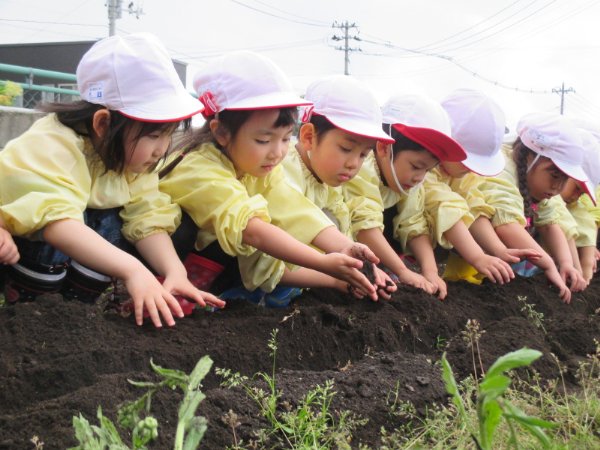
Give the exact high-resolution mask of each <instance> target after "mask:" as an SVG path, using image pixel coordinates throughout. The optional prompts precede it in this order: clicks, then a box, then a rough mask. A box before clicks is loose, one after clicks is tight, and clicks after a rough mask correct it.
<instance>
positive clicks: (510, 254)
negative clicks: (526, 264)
mask: <svg viewBox="0 0 600 450" xmlns="http://www.w3.org/2000/svg"><path fill="white" fill-rule="evenodd" d="M496 256H497V257H498V258H500V259H501V260H502V261H504V262H507V263H509V264H514V263H518V262H519V261H521V260H522V259H529V260H530V261H537V260H538V259H540V258H541V257H542V254H541V253H540V252H538V251H535V250H533V249H531V248H507V249H505V250H503V251H502V253H500V254H497V255H496Z"/></svg>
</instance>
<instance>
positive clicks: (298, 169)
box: [282, 144, 350, 236]
mask: <svg viewBox="0 0 600 450" xmlns="http://www.w3.org/2000/svg"><path fill="white" fill-rule="evenodd" d="M282 167H283V170H284V172H285V178H286V180H287V181H288V183H289V184H290V185H291V186H292V187H294V188H296V189H297V190H298V191H299V192H301V193H302V194H304V195H305V196H306V197H307V198H308V199H309V200H310V201H312V202H313V203H314V204H315V205H316V206H317V207H318V208H321V209H322V210H323V211H325V213H326V214H327V213H330V214H331V215H332V216H333V218H335V220H336V221H337V224H336V225H337V226H338V228H339V230H340V231H341V232H342V233H343V234H345V235H348V236H349V235H350V211H349V210H348V205H346V202H345V201H344V196H343V193H342V188H341V187H333V186H329V185H327V184H325V183H323V182H321V181H319V180H317V178H316V177H315V176H314V175H313V174H312V172H311V171H310V170H309V169H308V167H306V164H304V161H302V157H301V156H300V153H298V151H297V150H296V148H295V146H294V144H290V149H289V151H288V154H287V156H286V157H285V159H284V160H283V162H282Z"/></svg>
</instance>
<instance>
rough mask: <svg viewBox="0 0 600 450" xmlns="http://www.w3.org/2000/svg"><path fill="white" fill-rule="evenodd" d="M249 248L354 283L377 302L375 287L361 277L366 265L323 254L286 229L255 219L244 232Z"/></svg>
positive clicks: (342, 257)
mask: <svg viewBox="0 0 600 450" xmlns="http://www.w3.org/2000/svg"><path fill="white" fill-rule="evenodd" d="M242 236H243V238H242V240H243V243H244V244H246V245H250V246H252V247H254V248H257V249H259V250H261V251H263V252H265V253H268V254H269V255H271V256H273V257H274V258H277V259H281V260H283V261H287V262H290V263H292V264H296V265H298V266H303V267H307V268H310V269H314V270H318V271H320V272H324V273H326V274H329V275H331V276H333V277H335V278H338V279H340V280H343V281H346V282H348V283H350V284H351V285H352V286H353V287H354V288H356V289H359V290H362V291H364V292H366V293H367V295H369V296H370V297H371V298H372V299H376V298H377V293H376V291H375V287H374V286H373V285H372V284H371V283H370V282H369V280H367V278H366V277H365V276H364V275H363V274H362V273H360V271H359V270H358V269H360V268H361V267H362V261H359V260H358V259H355V258H352V257H350V256H347V255H343V254H340V253H329V254H326V255H324V254H322V253H319V252H318V251H317V250H315V249H313V248H312V247H309V246H308V245H305V244H303V243H301V242H300V241H298V240H296V239H294V238H293V237H292V236H290V235H289V234H288V233H286V232H285V231H283V230H282V229H280V228H278V227H276V226H274V225H272V224H270V223H267V222H265V221H263V220H261V219H260V218H258V217H253V218H251V219H250V220H249V221H248V224H247V225H246V228H245V229H244V231H243V232H242Z"/></svg>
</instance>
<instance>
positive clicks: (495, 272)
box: [472, 254, 515, 284]
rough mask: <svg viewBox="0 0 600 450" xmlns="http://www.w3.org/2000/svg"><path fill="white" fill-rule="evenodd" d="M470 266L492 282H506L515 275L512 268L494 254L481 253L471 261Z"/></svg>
mask: <svg viewBox="0 0 600 450" xmlns="http://www.w3.org/2000/svg"><path fill="white" fill-rule="evenodd" d="M472 266H473V267H475V269H477V271H478V272H479V273H481V274H483V275H484V276H486V277H487V278H488V279H489V280H490V281H492V282H493V283H500V284H504V283H508V282H509V281H510V280H512V279H513V278H514V277H515V274H514V272H513V270H512V268H511V267H510V266H509V265H508V264H507V263H505V262H504V261H502V260H501V259H500V258H496V257H495V256H490V255H486V254H483V255H482V256H481V257H479V258H477V259H476V260H475V261H473V263H472Z"/></svg>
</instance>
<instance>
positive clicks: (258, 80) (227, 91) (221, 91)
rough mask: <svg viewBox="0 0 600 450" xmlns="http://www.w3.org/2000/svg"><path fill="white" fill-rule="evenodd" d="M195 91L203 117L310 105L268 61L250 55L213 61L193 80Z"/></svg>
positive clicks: (265, 58) (227, 56)
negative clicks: (201, 106)
mask: <svg viewBox="0 0 600 450" xmlns="http://www.w3.org/2000/svg"><path fill="white" fill-rule="evenodd" d="M194 90H195V91H196V93H197V94H198V98H199V99H200V101H201V102H202V104H203V105H204V108H205V110H204V115H205V116H206V117H209V116H212V115H214V114H216V113H219V112H221V111H223V110H225V109H227V110H255V109H272V108H288V107H294V106H301V105H309V104H310V102H309V101H306V100H304V99H303V98H301V97H300V96H299V95H298V94H296V93H295V92H294V89H293V87H292V84H291V83H290V81H289V80H288V78H287V77H286V76H285V74H284V73H283V72H282V71H281V69H280V68H279V67H278V66H277V65H276V64H275V63H274V62H273V61H271V60H270V59H269V58H267V57H265V56H262V55H259V54H258V53H254V52H249V51H238V52H231V53H227V54H225V55H223V56H220V57H219V58H216V59H215V60H213V61H212V62H211V63H209V64H208V65H207V66H206V67H205V68H204V69H202V70H200V71H199V72H198V73H196V75H195V76H194Z"/></svg>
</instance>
